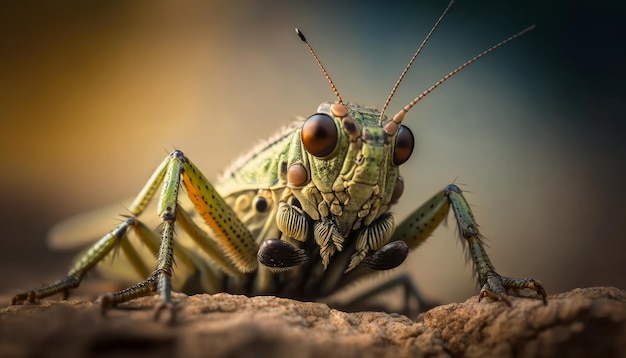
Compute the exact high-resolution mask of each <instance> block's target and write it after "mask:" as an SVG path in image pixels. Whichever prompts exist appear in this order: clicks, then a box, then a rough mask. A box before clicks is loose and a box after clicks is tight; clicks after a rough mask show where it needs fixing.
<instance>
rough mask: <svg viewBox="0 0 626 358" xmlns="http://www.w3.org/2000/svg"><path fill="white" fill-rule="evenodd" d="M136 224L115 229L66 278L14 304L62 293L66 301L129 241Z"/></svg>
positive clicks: (132, 221)
mask: <svg viewBox="0 0 626 358" xmlns="http://www.w3.org/2000/svg"><path fill="white" fill-rule="evenodd" d="M135 224H136V220H135V219H134V218H128V219H127V220H126V221H124V222H123V223H121V224H120V225H119V226H117V227H116V228H115V229H113V231H111V232H110V233H108V234H106V235H104V236H103V237H102V238H101V239H100V240H98V241H97V242H96V243H95V244H93V245H92V246H91V247H90V248H89V249H88V250H87V251H86V252H85V253H84V254H83V255H82V256H81V257H80V258H79V259H78V261H77V262H76V263H75V264H74V265H73V266H72V268H71V269H70V271H69V272H68V274H67V277H66V278H64V279H62V280H59V281H57V282H55V283H53V284H50V285H46V286H43V287H40V288H38V289H36V290H32V291H28V292H24V293H20V294H17V295H16V296H15V297H13V299H12V304H17V303H20V302H23V301H28V302H35V301H36V300H38V299H41V298H45V297H49V296H52V295H55V294H57V293H62V294H63V298H64V299H66V298H67V296H68V294H69V291H70V290H71V289H74V288H76V287H78V286H79V285H80V282H81V280H82V279H83V277H84V276H85V274H86V273H87V272H88V271H89V270H90V269H92V268H93V267H94V266H96V265H97V264H98V263H99V262H100V261H102V260H103V259H104V258H105V257H106V256H107V255H108V254H109V253H110V252H111V251H112V250H113V249H114V248H115V247H116V246H117V245H118V243H119V242H120V241H126V240H127V231H128V229H129V228H130V227H132V226H134V225H135Z"/></svg>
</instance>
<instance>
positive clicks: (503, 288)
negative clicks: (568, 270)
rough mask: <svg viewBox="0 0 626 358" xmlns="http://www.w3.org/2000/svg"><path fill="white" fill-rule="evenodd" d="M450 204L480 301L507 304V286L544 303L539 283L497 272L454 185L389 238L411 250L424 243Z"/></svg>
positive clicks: (405, 221) (419, 210) (413, 215)
mask: <svg viewBox="0 0 626 358" xmlns="http://www.w3.org/2000/svg"><path fill="white" fill-rule="evenodd" d="M450 205H452V209H453V211H454V215H455V217H456V222H457V226H458V228H459V233H460V234H461V237H462V238H463V239H464V240H466V241H467V244H468V245H467V246H468V249H469V254H470V257H471V258H472V262H473V264H474V270H475V272H476V275H477V276H478V282H479V284H480V286H481V287H482V288H481V291H480V295H479V297H478V299H479V300H481V299H482V298H484V297H489V298H491V299H493V300H496V301H504V302H505V303H507V304H509V305H510V301H509V299H508V296H507V289H520V288H529V289H531V290H534V291H536V292H537V294H539V295H540V296H541V298H542V299H543V302H544V303H546V302H547V301H546V291H545V289H544V288H543V285H542V284H541V282H539V281H537V280H535V279H532V278H524V279H517V278H509V277H505V276H501V275H500V274H498V273H497V272H496V270H495V268H494V267H493V265H492V264H491V260H489V256H487V252H486V251H485V247H484V245H483V243H482V238H481V234H480V232H479V231H478V224H477V223H476V220H475V219H474V215H473V214H472V211H471V210H470V207H469V204H468V203H467V200H466V199H465V197H463V194H462V193H461V189H459V187H458V186H456V185H454V184H450V185H448V186H447V187H446V188H445V189H443V190H442V191H440V192H439V193H437V194H435V195H434V196H433V197H432V198H431V199H430V200H428V201H427V202H426V203H424V204H423V205H422V206H421V207H420V208H419V209H417V210H416V211H414V212H413V213H411V215H410V216H409V217H408V218H406V219H405V220H404V221H403V222H402V224H400V225H399V226H398V227H397V229H396V232H395V233H394V236H393V238H392V241H395V240H402V241H404V242H406V243H407V245H408V246H409V248H410V249H414V248H416V247H417V246H419V245H420V244H421V243H422V242H424V241H425V240H426V239H427V238H428V237H429V236H430V234H431V233H432V232H433V231H434V230H435V228H437V227H438V226H439V224H440V223H441V222H442V221H443V220H444V219H445V217H446V216H447V214H448V211H449V208H450Z"/></svg>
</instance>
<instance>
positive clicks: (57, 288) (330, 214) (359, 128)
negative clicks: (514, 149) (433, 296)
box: [12, 2, 546, 315]
mask: <svg viewBox="0 0 626 358" xmlns="http://www.w3.org/2000/svg"><path fill="white" fill-rule="evenodd" d="M452 4H453V2H451V3H450V4H449V5H448V7H447V8H446V9H445V10H444V12H443V14H442V15H441V17H440V18H439V19H438V20H437V21H436V22H435V23H434V25H433V27H432V29H431V31H430V32H429V33H428V34H427V35H426V37H425V39H424V41H423V42H422V44H421V45H420V46H419V47H418V49H417V51H416V52H415V54H414V55H413V57H412V58H411V59H410V61H409V63H408V65H407V66H406V67H405V69H404V70H403V71H402V72H401V75H400V76H399V78H398V80H397V82H396V83H395V85H394V86H393V87H392V88H391V89H390V92H389V94H388V97H387V100H386V101H385V103H384V105H383V106H382V108H380V109H374V108H368V107H363V106H360V105H355V104H352V103H351V102H348V101H347V100H344V98H343V94H342V92H341V90H340V89H339V88H338V87H337V86H336V85H335V84H334V83H333V81H332V79H331V76H330V75H329V74H328V72H327V71H326V69H325V67H324V65H323V64H322V61H321V60H320V59H319V57H318V55H317V54H316V52H315V51H314V50H313V47H312V46H311V44H310V43H309V41H308V40H307V38H306V37H305V35H304V34H303V32H302V31H300V30H299V29H296V35H297V36H298V37H299V39H300V40H301V41H302V42H303V43H304V45H305V46H306V48H307V49H308V51H309V52H310V54H311V56H312V58H313V59H314V60H315V62H316V63H317V65H318V66H319V68H320V69H321V71H322V74H323V76H324V77H326V79H327V81H328V83H329V86H330V90H331V93H333V94H334V97H335V98H334V100H333V101H330V102H323V103H322V104H319V105H318V106H314V107H311V108H310V111H309V112H310V115H309V116H308V117H306V118H302V119H299V120H297V121H295V122H294V123H292V124H291V125H288V126H287V127H285V128H283V130H281V131H279V132H278V134H276V135H275V136H273V137H271V138H270V139H269V140H266V141H264V142H262V143H261V144H260V145H258V146H257V147H256V148H254V149H253V150H252V151H250V152H249V153H248V154H246V155H244V156H242V157H241V158H240V159H238V160H237V161H235V162H234V163H233V164H232V165H231V166H230V167H229V168H228V169H226V170H225V172H224V173H223V175H222V176H221V177H220V178H219V179H217V180H209V179H207V177H206V176H205V175H204V174H203V173H202V170H201V168H199V167H197V166H196V165H195V164H193V160H194V158H191V157H190V156H188V155H187V154H185V152H184V151H183V150H182V149H181V150H179V149H175V150H173V151H171V152H170V153H169V154H168V155H166V156H165V159H164V160H163V161H162V162H161V164H160V165H158V167H157V169H156V170H155V171H154V173H153V174H152V175H151V176H150V177H149V179H148V180H147V183H146V184H145V186H144V187H143V188H142V189H141V190H140V191H139V193H138V194H137V195H136V197H135V199H134V200H133V201H132V203H130V205H129V206H128V207H127V210H128V214H127V215H125V216H124V218H123V219H122V220H121V222H120V223H119V225H118V226H117V227H115V228H114V229H112V230H110V231H109V232H104V233H102V236H101V238H100V239H98V240H96V241H94V242H93V243H92V244H90V246H89V247H88V248H87V249H86V250H85V251H84V252H83V253H81V254H80V255H79V256H78V258H77V259H76V261H75V263H74V265H73V266H72V267H71V269H70V271H69V272H68V275H67V277H65V278H61V279H60V280H58V281H56V282H53V283H51V284H47V285H44V286H42V287H39V288H35V289H32V290H28V291H25V292H20V293H18V294H16V295H15V297H14V298H13V300H12V303H13V304H20V303H23V302H25V301H28V302H36V301H37V300H39V299H41V298H46V297H49V296H52V295H56V294H62V295H63V297H67V296H68V295H69V294H70V292H71V290H73V289H75V288H76V287H78V286H79V285H80V284H81V282H82V281H83V279H84V278H85V275H86V274H87V273H88V272H89V271H90V270H92V269H94V268H95V267H97V266H102V269H103V271H105V272H106V271H109V272H110V273H111V276H115V275H116V274H117V275H118V276H126V277H132V276H135V277H140V278H139V279H137V280H136V282H134V283H133V284H130V285H128V287H126V288H124V289H121V290H119V291H116V292H110V293H103V294H102V295H100V297H99V298H98V300H97V302H99V303H100V304H101V305H102V307H103V308H108V307H114V306H117V305H118V304H121V303H124V302H127V301H130V300H133V299H135V298H138V297H142V296H146V295H153V294H155V293H156V294H158V295H159V304H158V305H157V307H156V313H157V315H158V314H159V313H160V312H161V311H162V310H164V309H171V308H172V307H173V305H172V296H171V293H172V291H173V290H183V291H187V292H207V293H218V292H228V293H236V294H245V295H249V296H254V295H275V296H280V297H288V298H294V299H298V300H317V299H320V298H324V297H327V296H329V295H331V294H333V293H335V292H336V291H338V290H340V289H342V288H344V287H346V286H347V285H349V284H351V283H353V282H355V281H357V280H359V279H361V278H363V277H368V276H372V275H375V274H376V273H378V272H381V271H387V270H391V269H394V268H396V267H398V266H400V265H401V264H402V263H403V262H404V261H405V260H406V258H407V256H408V254H409V252H410V251H411V250H413V249H416V248H417V247H419V246H420V244H421V243H422V242H424V241H425V240H426V239H427V238H428V237H429V236H430V235H431V233H432V232H433V231H434V230H435V229H436V228H437V227H438V226H439V225H440V224H441V223H442V222H443V221H444V220H445V219H446V218H447V217H448V214H449V213H450V212H452V213H453V217H454V219H453V220H454V221H455V223H456V227H457V228H458V235H459V236H460V240H461V241H462V242H463V243H464V246H465V247H466V250H467V254H468V256H469V258H470V259H471V262H472V266H473V268H474V273H475V275H476V278H477V279H478V282H479V286H480V295H479V299H482V298H488V299H491V300H496V301H503V302H504V303H507V304H509V305H510V301H509V298H508V291H510V290H512V291H513V292H515V291H517V290H518V289H524V288H527V289H531V290H533V291H536V293H537V297H538V298H539V299H541V300H543V302H544V303H545V302H546V292H545V289H544V288H543V285H542V284H541V283H540V282H539V281H537V280H535V279H532V278H511V277H508V276H505V275H502V274H500V273H499V272H497V271H496V269H495V267H494V264H492V262H491V260H490V259H489V256H488V255H487V251H486V249H485V245H484V243H483V237H482V235H481V233H480V231H479V228H478V227H479V226H478V222H479V220H480V219H479V218H475V217H474V215H473V214H472V211H471V209H470V205H469V203H468V202H467V200H466V199H465V197H464V195H463V192H462V190H461V188H460V187H459V186H458V185H456V184H447V185H443V186H442V187H441V189H440V190H439V191H438V192H436V193H434V194H433V195H432V197H431V198H430V199H428V200H427V201H426V202H425V203H423V204H421V205H417V206H416V207H415V208H414V210H413V211H412V212H411V213H410V214H409V215H408V216H407V217H406V218H405V219H404V220H402V221H398V220H396V218H395V215H394V214H393V213H392V212H391V208H392V207H393V205H394V204H395V203H396V202H398V201H399V200H407V199H409V200H410V198H406V197H405V196H403V192H404V189H405V186H406V185H410V183H411V181H410V180H407V179H406V178H403V176H402V175H401V168H402V165H403V164H404V163H406V162H407V161H409V160H410V158H411V156H412V154H413V151H414V147H415V137H414V134H413V132H412V131H411V129H409V128H410V126H411V120H410V116H411V115H412V114H413V113H414V111H415V110H414V107H416V105H417V104H418V102H420V101H421V100H422V99H423V98H425V97H426V96H428V95H430V93H431V92H433V91H434V90H436V89H437V88H438V87H439V86H440V85H441V84H442V83H444V82H445V81H447V80H448V79H451V78H452V77H453V76H455V75H456V74H457V73H459V72H460V71H461V70H463V69H465V68H466V67H467V66H469V65H471V64H472V63H474V62H475V61H477V60H479V59H480V58H481V57H483V56H485V55H487V54H489V53H491V52H492V51H494V50H496V49H498V48H499V47H500V46H502V45H505V44H508V43H509V42H511V41H513V40H514V39H516V38H517V37H519V36H521V35H523V34H525V33H527V32H528V31H530V30H532V29H533V28H534V26H531V27H529V28H527V29H525V30H522V31H521V32H519V33H517V34H515V35H513V36H511V37H509V38H507V39H505V40H503V41H502V42H500V43H498V44H496V45H494V46H492V47H490V48H488V49H487V50H484V51H483V52H479V53H478V54H477V55H476V56H475V57H473V58H471V59H470V60H468V61H467V62H465V63H463V64H461V65H460V66H458V67H456V68H453V69H451V71H450V72H449V73H447V74H445V73H444V74H443V75H442V77H441V79H440V80H438V81H436V82H435V83H434V84H432V85H431V86H429V87H426V88H425V89H424V91H423V92H422V93H420V94H417V96H416V97H415V99H413V100H412V101H410V102H409V103H405V104H403V105H402V106H401V108H402V109H400V110H399V111H398V112H397V113H395V114H394V115H388V113H387V108H388V106H389V104H390V103H393V102H394V94H395V93H396V90H397V89H398V88H399V85H400V84H401V82H402V80H403V79H404V77H405V75H406V73H407V72H408V71H409V70H410V68H411V65H412V64H413V61H414V60H416V58H417V57H418V55H419V54H420V53H421V51H422V49H423V48H424V45H426V43H427V41H428V40H429V39H430V37H431V35H432V34H433V33H434V31H435V30H436V29H437V27H438V26H439V24H440V23H441V21H442V20H443V19H444V17H445V15H446V14H447V12H448V10H449V9H450V8H451V7H452ZM152 201H154V202H156V212H157V214H156V215H154V214H153V211H152V210H146V209H147V208H148V205H149V204H150V203H151V202H152ZM155 219H157V220H156V223H155ZM78 220H79V221H80V220H81V219H80V218H79V219H78ZM71 230H72V227H71V225H70V226H69V231H71ZM67 231H68V230H67V228H65V229H63V230H58V231H57V232H55V233H54V235H53V236H52V239H51V240H52V244H53V245H58V246H63V245H64V244H63V243H64V242H66V241H70V239H68V236H70V235H69V234H68V233H67ZM85 239H88V237H86V238H85ZM79 241H82V240H79ZM105 262H106V265H101V264H102V263H105ZM412 291H414V292H415V295H416V296H417V297H416V298H417V300H418V301H419V302H421V303H422V305H424V302H425V301H424V300H423V299H422V298H421V297H420V296H419V294H418V293H417V292H416V291H415V290H412Z"/></svg>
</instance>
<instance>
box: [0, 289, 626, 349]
mask: <svg viewBox="0 0 626 358" xmlns="http://www.w3.org/2000/svg"><path fill="white" fill-rule="evenodd" d="M0 299H3V300H4V301H3V302H7V303H8V302H9V301H10V297H9V296H2V297H0ZM175 300H176V302H177V307H178V310H177V317H176V318H177V319H176V323H175V324H173V325H168V324H165V323H164V322H163V320H162V321H160V322H155V321H154V320H153V311H152V309H151V307H153V305H154V303H155V302H156V298H154V297H148V298H143V299H138V300H136V301H133V302H131V303H128V304H125V305H123V308H120V309H114V310H110V311H108V312H107V313H106V315H105V316H103V315H102V314H101V310H100V308H99V306H98V305H96V304H94V303H91V302H86V301H81V300H69V301H55V300H44V301H43V302H42V303H41V304H38V305H33V304H27V305H19V306H8V307H7V306H6V304H5V305H3V307H4V308H2V309H0V356H2V357H78V356H94V357H105V356H115V357H131V356H132V357H144V356H146V357H147V356H150V357H173V356H178V357H199V356H211V357H247V356H255V357H291V356H297V357H320V356H324V355H326V356H332V357H370V356H376V357H381V356H390V357H392V356H393V357H402V356H411V357H415V356H467V357H474V356H483V357H489V356H522V357H548V356H569V357H591V356H598V357H599V356H602V357H615V356H626V291H622V290H619V289H616V288H611V287H598V288H585V289H575V290H572V291H570V292H566V293H562V294H557V295H553V296H551V297H550V298H549V302H548V305H547V306H544V305H543V304H542V303H541V301H539V300H535V299H525V298H513V299H512V307H507V306H506V305H504V304H502V303H499V302H491V301H489V300H483V301H482V302H480V303H479V302H478V300H477V298H476V297H471V298H470V299H468V300H467V301H465V302H463V303H453V304H448V305H444V306H440V307H436V308H433V309H431V310H430V311H428V312H426V313H424V314H421V315H420V316H419V317H418V318H417V319H416V320H411V319H409V318H407V317H405V316H403V315H398V314H387V313H382V312H357V313H346V312H342V311H339V310H335V309H331V308H329V307H328V306H327V305H325V304H321V303H309V302H298V301H293V300H288V299H282V298H276V297H252V298H249V297H245V296H233V295H228V294H217V295H213V296H210V295H195V296H185V295H182V294H177V295H175ZM161 318H165V317H161Z"/></svg>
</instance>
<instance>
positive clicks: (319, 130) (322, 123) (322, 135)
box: [302, 113, 338, 158]
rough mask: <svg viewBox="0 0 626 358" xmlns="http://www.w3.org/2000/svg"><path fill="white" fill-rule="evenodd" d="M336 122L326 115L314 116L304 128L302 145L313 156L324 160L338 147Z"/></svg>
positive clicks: (307, 121) (318, 114) (305, 123)
mask: <svg viewBox="0 0 626 358" xmlns="http://www.w3.org/2000/svg"><path fill="white" fill-rule="evenodd" d="M337 139H338V133H337V126H336V125H335V121H334V120H333V119H332V118H330V117H329V116H327V115H325V114H320V113H317V114H314V115H312V116H311V117H309V118H308V119H307V120H306V122H304V125H303V126H302V145H304V149H306V151H307V152H309V153H311V154H312V155H314V156H316V157H319V158H323V157H325V156H327V155H329V154H330V153H332V151H333V149H335V146H336V145H337Z"/></svg>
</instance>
